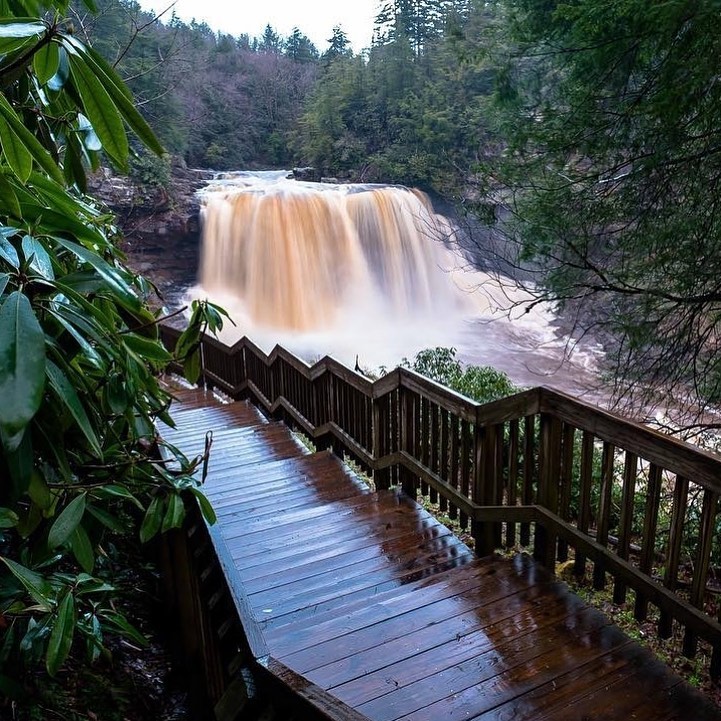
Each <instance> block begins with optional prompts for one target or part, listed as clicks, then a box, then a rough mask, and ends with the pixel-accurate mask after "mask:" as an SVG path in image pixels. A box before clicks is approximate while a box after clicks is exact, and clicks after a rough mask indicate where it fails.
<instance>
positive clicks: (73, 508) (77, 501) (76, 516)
mask: <svg viewBox="0 0 721 721" xmlns="http://www.w3.org/2000/svg"><path fill="white" fill-rule="evenodd" d="M85 498H86V494H85V493H81V494H80V495H79V496H76V497H75V498H73V500H72V501H70V503H68V505H67V506H65V508H63V510H62V513H61V514H60V515H59V516H58V517H57V518H56V519H55V522H54V523H53V525H52V526H51V527H50V532H49V533H48V546H49V547H50V548H57V547H58V546H61V545H62V544H63V543H65V541H67V540H68V538H70V536H71V534H72V533H73V531H74V530H75V529H76V528H77V527H78V524H79V523H80V521H81V520H82V519H83V515H84V514H85Z"/></svg>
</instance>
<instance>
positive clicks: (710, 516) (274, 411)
mask: <svg viewBox="0 0 721 721" xmlns="http://www.w3.org/2000/svg"><path fill="white" fill-rule="evenodd" d="M161 333H162V338H163V341H164V342H165V344H166V345H167V346H168V347H169V348H170V349H172V347H173V346H174V343H175V341H176V340H177V337H178V335H179V332H178V331H176V330H174V329H172V328H167V327H164V328H163V329H162V331H161ZM203 358H204V360H203V365H204V370H203V375H204V379H205V382H206V383H207V384H210V385H212V386H215V387H217V388H218V389H220V390H222V391H224V392H225V393H227V394H228V395H230V396H231V397H233V398H236V399H239V398H248V397H249V398H251V399H252V400H253V401H254V402H256V403H257V404H259V405H260V406H262V407H263V408H264V409H265V410H266V411H267V412H268V413H269V414H270V415H272V416H273V417H276V418H281V419H283V420H285V421H286V422H287V423H289V424H290V425H292V426H295V427H297V428H298V429H299V430H301V431H302V432H303V433H305V434H306V435H307V436H309V437H310V438H311V439H312V440H313V441H314V443H315V444H316V445H317V446H318V447H320V448H329V447H330V448H332V449H333V450H334V451H335V452H336V453H338V454H344V453H345V454H347V455H348V456H349V457H350V458H351V459H353V460H354V461H355V462H356V463H358V464H359V465H360V466H361V468H362V469H363V470H365V471H366V472H367V473H368V474H369V475H370V476H372V478H373V479H374V482H375V484H376V486H377V487H378V488H379V489H386V488H389V487H391V486H400V487H402V489H403V490H404V491H405V492H406V493H408V494H410V495H411V496H416V495H417V494H418V493H419V492H420V493H421V494H423V495H424V496H425V495H428V496H429V497H430V500H431V502H437V503H438V504H439V506H440V510H441V511H442V512H444V513H448V515H449V516H450V517H451V518H452V519H457V520H458V522H459V523H460V525H461V527H462V528H464V529H469V530H470V533H471V535H472V536H473V538H474V539H475V544H476V550H477V552H478V553H479V554H480V555H485V554H488V553H491V552H492V551H493V550H494V549H496V548H499V547H501V546H504V545H505V546H509V547H513V546H520V547H526V548H529V549H530V548H532V550H533V554H534V557H535V558H536V559H537V560H538V561H539V562H541V563H543V564H544V565H545V566H547V567H548V568H550V569H551V570H553V569H555V564H556V562H568V564H569V566H570V567H572V570H573V572H574V573H577V574H579V575H580V574H584V573H585V572H586V570H587V568H588V569H590V571H591V572H592V577H593V584H594V586H595V588H596V589H599V590H600V589H603V588H604V587H605V586H606V585H607V584H608V583H612V584H613V597H614V601H615V602H617V603H621V602H625V601H626V600H627V594H628V591H629V590H631V591H633V593H634V596H635V598H634V611H635V617H636V619H638V620H639V621H644V620H646V619H647V618H648V617H649V613H650V611H649V606H651V607H652V608H653V609H655V611H654V612H655V614H656V617H657V626H658V633H659V635H660V636H661V637H663V638H667V637H669V636H671V635H672V633H673V632H674V627H676V628H679V629H681V630H682V631H683V633H684V653H685V654H686V655H688V656H689V657H692V656H695V655H696V653H697V647H698V642H699V640H702V641H703V642H705V643H708V644H709V645H710V651H711V663H710V672H711V675H712V676H713V677H719V675H721V625H720V624H719V622H718V620H717V619H716V618H714V617H712V616H711V615H710V614H709V613H708V605H707V601H708V600H709V596H710V594H711V593H712V592H714V591H715V590H716V589H715V588H712V587H709V581H710V578H711V577H712V576H713V574H712V567H713V564H712V560H713V559H717V558H720V557H721V539H720V538H719V537H718V536H719V534H717V532H716V529H717V526H716V521H717V510H718V500H719V495H721V459H719V458H718V457H717V456H715V455H713V454H711V453H708V452H705V451H702V450H700V449H698V448H696V447H694V446H692V445H690V444H687V443H684V442H681V441H678V440H676V439H674V438H671V437H669V436H666V435H664V434H661V433H658V432H656V431H654V430H652V429H650V428H647V427H645V426H643V425H640V424H638V423H634V422H632V421H629V420H626V419H624V418H622V417H620V416H617V415H615V414H612V413H609V412H606V411H603V410H600V409H598V408H596V407H594V406H591V405H588V404H586V403H583V402H581V401H578V400H576V399H574V398H571V397H569V396H566V395H564V394H562V393H558V392H556V391H553V390H550V389H548V388H535V389H533V390H529V391H525V392H523V393H519V394H517V395H515V396H512V397H510V398H506V399H504V400H500V401H495V402H492V403H487V404H478V403H475V402H473V401H471V400H469V399H468V398H465V397H463V396H461V395H458V394H457V393H454V392H453V391H451V390H449V389H447V388H444V387H442V386H440V385H438V384H436V383H434V382H433V381H430V380H428V379H427V378H424V377H423V376H420V375H418V374H417V373H414V372H412V371H410V370H407V369H403V368H399V369H396V370H394V371H392V372H390V373H388V374H387V375H386V376H384V377H382V378H381V379H380V380H377V381H375V382H371V381H369V380H368V379H367V378H365V377H363V376H361V375H359V374H357V373H355V372H353V371H351V370H349V369H348V368H346V367H345V366H343V365H342V364H340V363H338V362H337V361H335V360H333V359H332V358H328V357H326V358H323V359H322V360H320V361H318V362H317V363H316V364H314V365H313V366H308V365H307V364H306V363H305V362H303V361H302V360H300V359H298V358H296V357H295V356H294V355H292V354H291V353H289V352H288V351H286V350H284V349H283V348H280V347H276V348H275V349H274V350H273V351H272V352H271V353H270V354H269V355H266V354H265V353H264V352H263V351H262V350H260V349H259V348H258V347H257V346H256V345H254V344H253V343H252V342H251V341H250V340H248V339H242V340H241V341H239V342H238V343H236V344H235V345H234V346H233V347H230V348H229V347H227V346H224V345H223V344H221V343H220V342H218V341H217V340H215V339H206V340H204V342H203ZM569 549H572V550H573V559H572V561H569V560H568V559H569ZM712 580H713V579H712Z"/></svg>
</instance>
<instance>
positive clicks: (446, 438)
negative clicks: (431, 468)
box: [440, 408, 450, 513]
mask: <svg viewBox="0 0 721 721" xmlns="http://www.w3.org/2000/svg"><path fill="white" fill-rule="evenodd" d="M440 423H441V469H440V476H441V478H442V479H443V480H444V481H446V483H447V482H448V480H449V478H450V472H449V469H448V454H449V448H448V444H449V443H450V435H449V424H450V421H449V416H448V411H447V410H446V409H445V408H441V419H440ZM440 509H441V512H442V513H447V512H448V499H447V498H446V497H445V496H444V495H443V494H441V498H440Z"/></svg>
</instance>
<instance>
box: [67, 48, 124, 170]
mask: <svg viewBox="0 0 721 721" xmlns="http://www.w3.org/2000/svg"><path fill="white" fill-rule="evenodd" d="M70 73H71V75H72V77H73V82H74V83H75V87H76V88H77V90H78V93H79V94H80V98H81V100H82V101H83V107H84V108H85V114H86V115H87V116H88V119H89V120H90V122H91V123H92V125H93V129H94V130H95V132H96V133H97V135H98V137H99V138H100V142H101V143H102V144H103V148H104V149H105V152H106V153H107V154H108V155H109V156H110V157H111V158H112V159H113V160H114V161H115V162H116V163H118V165H120V166H121V167H122V168H123V169H127V163H128V138H127V136H126V134H125V127H124V126H123V119H122V117H121V116H120V113H119V112H118V109H117V108H116V107H115V105H114V103H113V101H112V100H111V98H110V95H108V92H107V90H106V89H105V88H104V87H103V85H102V84H101V83H100V81H99V80H98V78H97V77H96V75H95V73H94V72H93V71H92V69H91V68H89V67H88V66H87V64H86V63H85V60H84V58H82V57H81V56H80V55H77V54H74V55H71V56H70Z"/></svg>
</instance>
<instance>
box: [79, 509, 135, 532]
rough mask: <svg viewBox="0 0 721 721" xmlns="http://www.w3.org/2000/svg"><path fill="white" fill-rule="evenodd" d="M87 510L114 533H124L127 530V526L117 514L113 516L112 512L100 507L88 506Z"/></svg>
mask: <svg viewBox="0 0 721 721" xmlns="http://www.w3.org/2000/svg"><path fill="white" fill-rule="evenodd" d="M87 511H88V513H89V514H90V515H91V516H92V517H93V518H95V519H96V520H98V521H99V522H100V523H102V524H103V525H104V526H105V527H106V528H109V529H110V530H111V531H113V532H114V533H125V532H126V531H127V530H128V528H127V526H126V525H125V524H124V523H123V522H122V521H121V520H120V519H119V518H118V517H117V516H114V515H113V514H112V513H108V512H107V511H105V510H104V509H102V508H96V507H95V506H88V507H87Z"/></svg>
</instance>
